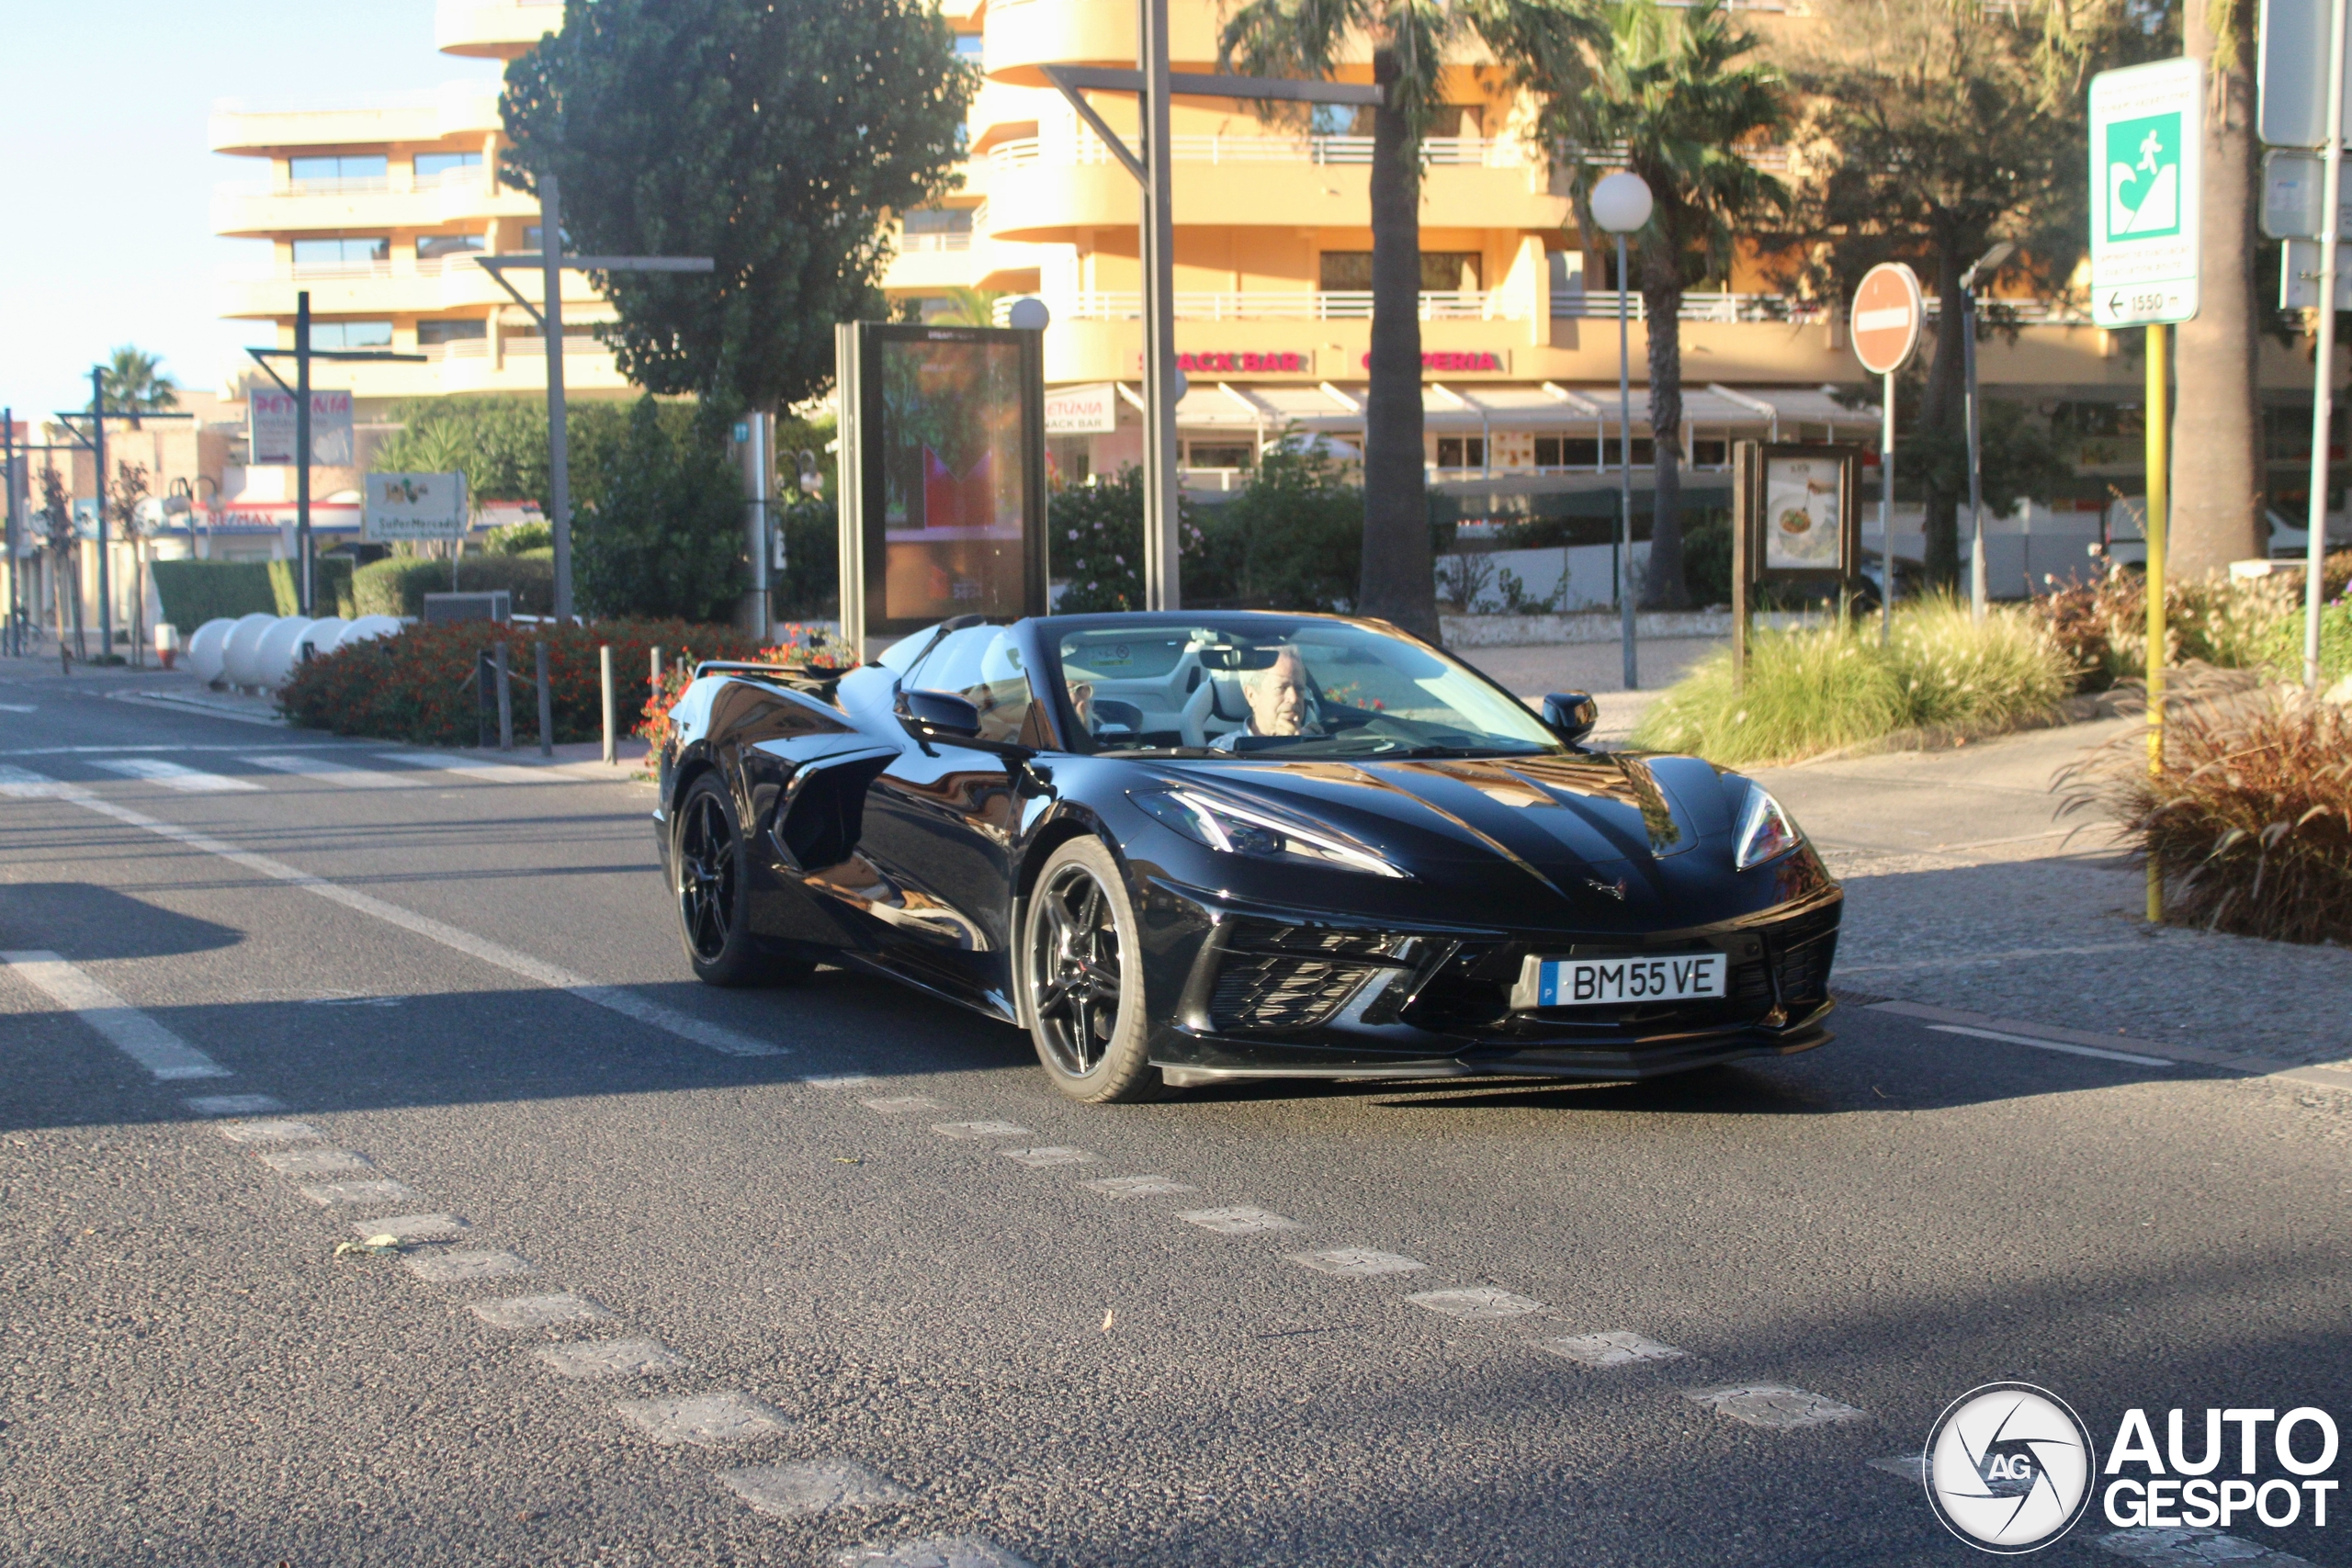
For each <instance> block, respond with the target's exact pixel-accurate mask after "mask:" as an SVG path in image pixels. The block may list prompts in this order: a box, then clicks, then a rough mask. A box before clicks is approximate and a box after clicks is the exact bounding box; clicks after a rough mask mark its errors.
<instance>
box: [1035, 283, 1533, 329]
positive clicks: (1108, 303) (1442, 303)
mask: <svg viewBox="0 0 2352 1568" xmlns="http://www.w3.org/2000/svg"><path fill="white" fill-rule="evenodd" d="M1046 304H1047V305H1048V306H1049V307H1050V308H1051V309H1052V310H1053V312H1054V319H1055V320H1056V321H1141V320H1143V296H1142V295H1141V294H1140V293H1139V292H1137V291H1136V290H1134V289H1086V290H1081V291H1080V292H1078V293H1074V294H1056V295H1049V296H1047V297H1046ZM1010 310H1012V301H1011V300H1009V299H1000V300H998V301H997V306H996V313H997V317H998V321H997V324H998V325H1000V326H1002V325H1005V324H1006V323H1007V321H1009V316H1008V312H1009V311H1010ZM1527 313H1528V311H1527V299H1526V297H1525V296H1524V295H1523V294H1515V293H1511V292H1508V291H1505V290H1502V289H1483V288H1455V289H1445V290H1424V291H1423V293H1422V294H1421V308H1420V318H1421V320H1423V321H1488V320H1494V319H1506V320H1507V319H1512V318H1518V319H1524V318H1525V317H1526V315H1527ZM1176 318H1177V320H1179V321H1370V320H1372V290H1370V289H1369V288H1363V289H1355V288H1349V289H1300V290H1295V291H1289V292H1284V291H1279V290H1273V289H1267V290H1255V289H1250V290H1242V291H1238V292H1236V291H1233V290H1215V291H1213V290H1207V289H1184V288H1180V289H1178V290H1177V291H1176Z"/></svg>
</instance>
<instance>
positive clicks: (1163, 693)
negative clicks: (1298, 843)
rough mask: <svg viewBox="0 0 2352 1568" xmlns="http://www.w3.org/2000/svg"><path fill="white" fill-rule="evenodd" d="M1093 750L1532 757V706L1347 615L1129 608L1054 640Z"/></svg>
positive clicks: (1549, 747) (1548, 746)
mask: <svg viewBox="0 0 2352 1568" xmlns="http://www.w3.org/2000/svg"><path fill="white" fill-rule="evenodd" d="M1057 646H1058V650H1059V652H1060V655H1061V678H1062V682H1063V685H1064V687H1065V689H1066V691H1067V693H1068V695H1069V706H1070V709H1071V711H1072V712H1074V713H1075V714H1076V715H1077V716H1078V720H1079V724H1080V727H1081V728H1083V729H1084V730H1085V732H1086V735H1087V737H1088V739H1089V740H1090V741H1091V749H1092V750H1097V751H1107V752H1120V753H1145V752H1148V753H1154V754H1159V755H1170V754H1173V755H1193V756H1203V757H1217V756H1251V757H1263V756H1278V757H1284V758H1290V757H1297V758H1311V757H1384V756H1385V757H1430V756H1457V755H1464V754H1474V755H1475V754H1485V755H1505V756H1524V755H1529V754H1532V753H1535V752H1547V751H1558V750H1563V748H1562V746H1561V743H1560V740H1559V738H1558V737H1557V736H1555V735H1554V734H1553V733H1552V732H1551V731H1550V730H1548V729H1546V728H1544V725H1543V724H1542V722H1541V721H1540V720H1538V719H1537V718H1536V716H1535V715H1534V714H1532V713H1531V712H1529V711H1528V710H1527V708H1526V707H1524V706H1523V705H1521V704H1520V703H1519V702H1518V701H1516V700H1515V699H1514V698H1512V697H1511V696H1510V694H1508V693H1506V692H1503V691H1500V690H1498V688H1496V687H1495V686H1493V685H1491V684H1489V683H1488V682H1487V681H1485V680H1484V679H1482V678H1481V677H1480V676H1478V675H1476V674H1475V673H1473V672H1472V671H1469V670H1468V669H1466V668H1465V667H1464V666H1463V665H1461V664H1457V663H1455V662H1454V661H1453V660H1451V659H1448V658H1447V657H1446V656H1445V655H1443V654H1442V653H1439V652H1438V651H1436V650H1435V649H1430V648H1428V647H1426V646H1424V645H1423V644H1420V643H1418V642H1412V641H1409V640H1408V639H1406V638H1404V637H1396V636H1393V635H1391V634H1388V633H1386V632H1382V631H1377V630H1374V628H1372V627H1369V626H1352V625H1350V624H1349V623H1347V622H1345V621H1335V620H1311V619H1292V618H1289V617H1286V616H1281V615H1201V616H1193V617H1185V616H1176V615H1171V616H1167V617H1159V616H1153V617H1149V618H1145V617H1141V616H1136V617H1132V618H1129V617H1122V619H1121V621H1120V623H1119V624H1117V625H1115V626H1100V625H1098V626H1082V627H1069V628H1067V629H1063V630H1061V631H1059V632H1058V634H1057Z"/></svg>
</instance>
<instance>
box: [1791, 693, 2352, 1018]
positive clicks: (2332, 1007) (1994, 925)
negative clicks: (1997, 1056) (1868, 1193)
mask: <svg viewBox="0 0 2352 1568" xmlns="http://www.w3.org/2000/svg"><path fill="white" fill-rule="evenodd" d="M2139 732H2140V725H2139V720H2137V719H2133V718H2120V719H2103V720H2099V721H2097V722H2095V723H2091V724H2083V725H2075V726H2071V727H2068V728H2062V729H2043V730H2033V731H2030V732H2027V733H2024V734H2019V735H2011V736H2004V737H2001V738H1998V739H1993V740H1988V741H1980V742H1975V743H1973V744H1971V745H1968V746H1966V747H1962V748H1960V749H1957V750H1947V751H1914V752H1894V753H1889V754H1885V755H1880V756H1872V757H1860V758H1855V759H1852V760H1850V761H1834V762H1819V763H1814V764H1811V765H1805V764H1799V765H1797V766H1793V767H1787V768H1773V769H1765V770H1758V772H1757V774H1756V776H1757V777H1758V779H1760V780H1762V781H1763V782H1764V783H1765V784H1767V785H1768V786H1769V787H1770V789H1771V790H1772V792H1773V794H1774V795H1777V796H1778V797H1779V798H1780V799H1781V801H1782V802H1783V803H1784V804H1785V805H1787V806H1788V807H1789V808H1790V810H1791V811H1792V812H1793V813H1795V815H1796V817H1797V818H1798V820H1799V821H1800V822H1802V823H1803V824H1804V828H1805V829H1806V830H1807V831H1808V832H1810V833H1811V834H1812V835H1813V837H1814V840H1815V842H1816V843H1817V844H1818V845H1820V847H1821V850H1822V852H1823V854H1824V856H1825V858H1826V860H1827V861H1828V863H1829V866H1830V869H1831V870H1832V871H1833V872H1835V873H1836V874H1837V875H1838V877H1839V879H1840V880H1841V881H1843V882H1844V883H1845V886H1846V900H1847V901H1846V919H1845V927H1844V931H1843V934H1842V935H1841V937H1840V938H1839V942H1838V965H1837V969H1836V978H1837V983H1838V988H1839V989H1840V990H1841V991H1846V992H1849V993H1861V994H1864V995H1868V996H1871V997H1876V998H1894V999H1899V1000H1902V1001H1905V1002H1914V1003H1920V1004H1925V1005H1927V1006H1929V1007H1938V1008H1949V1009H1954V1010H1964V1011H1968V1012H1973V1013H1980V1014H1991V1015H1994V1016H1996V1017H1999V1018H2008V1019H2018V1020H2025V1021H2033V1022H2037V1023H2041V1024H2044V1025H2048V1026H2052V1027H2055V1028H2060V1029H2070V1030H2076V1031H2085V1032H2092V1033H2096V1034H2098V1035H2102V1036H2106V1035H2122V1036H2126V1037H2129V1038H2136V1039H2140V1040H2145V1041H2150V1042H2157V1043H2177V1044H2181V1045H2190V1046H2198V1047H2202V1048H2206V1049H2211V1050H2214V1051H2220V1052H2224V1053H2240V1052H2252V1053H2256V1054H2259V1055H2267V1056H2272V1057H2277V1058H2280V1059H2283V1060H2287V1061H2293V1062H2300V1063H2307V1064H2308V1063H2316V1062H2334V1061H2340V1060H2343V1059H2345V1058H2346V1057H2347V1056H2352V1010H2347V1007H2346V1003H2347V999H2352V952H2346V950H2344V949H2342V948H2334V947H2301V946H2295V945H2290V944H2288V943H2283V942H2261V941H2257V940H2255V939H2252V938H2248V937H2234V936H2223V935H2220V934H2217V933H2214V932H2211V931H2195V930H2184V929H2181V928H2178V927H2172V926H2150V925H2149V924H2148V923H2147V921H2146V919H2145V913H2146V900H2147V894H2146V886H2147V884H2146V878H2145V874H2143V872H2142V871H2141V870H2140V869H2139V868H2138V867H2136V866H2132V865H2130V864H2127V863H2125V862H2124V861H2123V859H2122V858H2121V855H2120V846H2119V844H2118V842H2117V840H2116V839H2115V837H2114V836H2113V835H2112V833H2110V832H2109V830H2108V829H2107V828H2106V826H2105V824H2104V822H2103V821H2102V820H2101V819H2099V818H2094V817H2089V816H2086V815H2082V814H2076V815H2074V816H2070V817H2066V818H2060V817H2059V816H2058V815H2057V811H2058V805H2059V801H2058V797H2057V795H2056V794H2055V793H2054V792H2053V791H2052V787H2051V783H2052V775H2053V774H2054V773H2057V772H2058V771H2059V770H2060V769H2061V768H2063V767H2064V766H2065V765H2066V764H2067V763H2069V762H2072V761H2075V760H2076V759H2077V758H2079V757H2080V756H2081V755H2082V754H2083V753H2084V752H2085V751H2086V750H2088V749H2089V748H2091V747H2093V746H2096V745H2098V744H2100V743H2102V742H2104V741H2107V740H2109V739H2115V738H2117V737H2129V736H2135V735H2137V734H2138V733H2139Z"/></svg>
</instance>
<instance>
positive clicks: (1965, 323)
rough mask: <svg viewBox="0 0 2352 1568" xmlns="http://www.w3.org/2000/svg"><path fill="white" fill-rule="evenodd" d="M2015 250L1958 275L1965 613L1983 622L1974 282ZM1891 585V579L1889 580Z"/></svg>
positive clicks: (2005, 246)
mask: <svg viewBox="0 0 2352 1568" xmlns="http://www.w3.org/2000/svg"><path fill="white" fill-rule="evenodd" d="M2016 249H2017V246H2015V245H2013V244H2011V243H2009V242H2008V241H2007V240H2003V241H2002V242H2001V243H1999V244H1997V245H1995V246H1994V247H1993V248H1992V249H1991V250H1989V251H1986V252H1985V254H1983V255H1981V256H1979V257H1977V258H1976V261H1975V264H1974V265H1972V266H1971V267H1970V268H1969V269H1968V270H1967V271H1966V272H1963V273H1962V274H1961V275H1960V297H1961V310H1960V331H1961V337H1960V342H1961V357H1962V360H1963V361H1964V362H1965V366H1966V370H1967V375H1968V516H1969V521H1970V529H1971V533H1972V538H1971V541H1970V544H1969V547H1968V613H1969V616H1970V618H1971V619H1973V620H1978V621H1981V620H1983V619H1984V618H1985V600H1986V598H1987V593H1986V590H1985V474H1984V463H1983V462H1982V460H1981V458H1980V454H1979V447H1980V445H1981V441H1980V437H1981V434H1982V431H1983V425H1984V421H1983V419H1982V417H1981V416H1980V413H1979V406H1978V405H1979V400H1978V398H1977V395H1976V280H1977V279H1978V278H1979V277H1990V276H1992V275H1993V274H1995V273H1996V272H1998V271H1999V270H2000V269H2001V264H2002V263H2003V262H2005V261H2007V260H2008V259H2009V254H2010V253H2011V252H2013V251H2015V250H2016ZM1890 581H1891V578H1890Z"/></svg>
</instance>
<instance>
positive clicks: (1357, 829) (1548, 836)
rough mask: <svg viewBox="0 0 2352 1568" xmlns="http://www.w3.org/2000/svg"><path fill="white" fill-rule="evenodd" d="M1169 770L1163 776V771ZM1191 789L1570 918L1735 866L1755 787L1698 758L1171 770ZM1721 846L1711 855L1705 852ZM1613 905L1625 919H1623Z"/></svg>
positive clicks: (1636, 902)
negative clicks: (1259, 804) (1732, 858)
mask: <svg viewBox="0 0 2352 1568" xmlns="http://www.w3.org/2000/svg"><path fill="white" fill-rule="evenodd" d="M1155 771H1160V770H1155ZM1164 771H1165V773H1169V774H1175V775H1181V776H1182V778H1183V779H1184V781H1185V782H1186V783H1190V784H1199V785H1201V786H1203V787H1204V788H1207V789H1211V790H1216V791H1223V792H1226V793H1228V794H1232V795H1241V796H1245V797H1254V798H1257V799H1260V800H1262V801H1265V802H1266V803H1267V804H1269V805H1272V806H1277V807H1287V808H1288V809H1290V810H1291V811H1294V812H1296V813H1299V814H1301V815H1304V816H1306V817H1307V818H1310V819H1313V820H1317V821H1322V822H1328V823H1329V824H1330V825H1331V826H1332V827H1334V828H1338V829H1341V830H1342V831H1344V832H1347V833H1348V834H1350V835H1351V836H1352V837H1354V838H1356V839H1359V840H1362V841H1363V842H1364V843H1366V844H1368V845H1370V846H1372V847H1373V848H1374V849H1377V850H1379V851H1380V852H1383V853H1384V854H1386V855H1388V856H1389V857H1390V858H1392V859H1393V860H1395V861H1396V862H1397V863H1398V864H1399V865H1402V866H1404V867H1406V868H1407V869H1408V870H1410V871H1412V872H1413V873H1414V874H1415V875H1416V876H1418V877H1419V878H1420V879H1421V880H1423V881H1424V882H1428V883H1435V884H1440V885H1450V886H1453V887H1455V888H1457V889H1459V890H1461V891H1464V892H1467V891H1470V890H1471V889H1472V887H1473V886H1482V887H1483V888H1485V889H1487V890H1490V891H1491V892H1493V893H1495V894H1497V895H1500V896H1504V897H1511V896H1513V895H1514V894H1515V895H1516V896H1517V897H1519V898H1527V897H1533V898H1537V899H1538V901H1548V900H1544V899H1543V898H1542V895H1544V894H1545V893H1548V894H1549V895H1550V896H1551V898H1553V899H1556V900H1558V901H1560V902H1561V903H1564V904H1566V906H1567V907H1569V908H1574V909H1584V910H1591V909H1594V908H1596V905H1595V899H1596V898H1599V899H1600V900H1601V902H1600V905H1599V906H1598V907H1599V908H1600V909H1602V910H1606V911H1610V912H1623V913H1625V914H1634V913H1637V912H1640V911H1643V910H1645V909H1646V910H1648V911H1650V912H1653V913H1655V912H1658V911H1662V910H1663V909H1664V908H1666V907H1667V905H1668V903H1669V902H1670V901H1672V897H1671V896H1672V895H1673V893H1674V891H1675V887H1676V885H1677V884H1680V883H1685V882H1691V881H1705V882H1719V879H1720V878H1721V877H1722V876H1723V875H1724V873H1725V872H1727V871H1728V870H1729V869H1730V867H1729V864H1728V861H1729V853H1730V851H1729V840H1730V839H1731V836H1732V834H1733V832H1734V830H1735V827H1736V823H1735V820H1734V812H1735V809H1736V803H1735V800H1734V798H1733V797H1734V796H1735V795H1741V794H1744V792H1745V790H1746V788H1747V784H1746V781H1744V780H1741V779H1738V778H1736V776H1733V777H1727V776H1726V775H1724V774H1723V773H1720V772H1719V771H1718V770H1717V769H1716V768H1715V767H1714V766H1713V764H1712V763H1709V762H1705V761H1701V760H1699V759H1698V758H1695V757H1638V756H1628V755H1623V754H1616V753H1605V752H1603V753H1589V754H1579V755H1551V756H1538V757H1494V758H1449V759H1428V760H1408V761H1370V760H1366V761H1288V762H1285V761H1271V760H1270V761H1263V762H1256V761H1238V762H1230V763H1227V762H1216V763H1191V762H1178V763H1170V764H1166V765H1165V766H1164ZM1710 843H1712V844H1713V852H1711V853H1705V854H1701V853H1698V851H1700V849H1701V848H1702V846H1703V845H1708V844H1710ZM1612 903H1613V905H1614V909H1613V910H1611V908H1610V907H1611V904H1612Z"/></svg>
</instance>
